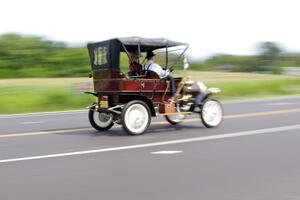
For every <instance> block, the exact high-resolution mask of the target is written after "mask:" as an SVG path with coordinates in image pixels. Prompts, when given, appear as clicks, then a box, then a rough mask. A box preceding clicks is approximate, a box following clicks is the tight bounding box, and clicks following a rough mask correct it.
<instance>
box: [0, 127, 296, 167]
mask: <svg viewBox="0 0 300 200" xmlns="http://www.w3.org/2000/svg"><path fill="white" fill-rule="evenodd" d="M297 129H300V124H296V125H291V126H281V127H275V128H267V129H258V130H251V131H242V132H236V133H225V134H220V135H211V136H203V137H196V138H187V139H179V140H170V141H163V142H153V143H146V144H137V145H129V146H121V147H111V148H104V149H94V150H87V151H76V152H68V153H58V154H49V155H41V156H30V157H21V158H12V159H4V160H0V163H8V162H18V161H26V160H38V159H45V158H57V157H64V156H74V155H84V154H93V153H101V152H110V151H120V150H127V149H138V148H145V147H154V146H162V145H170V144H179V143H187V142H197V141H206V140H216V139H223V138H233V137H240V136H248V135H258V134H265V133H275V132H281V131H288V130H297Z"/></svg>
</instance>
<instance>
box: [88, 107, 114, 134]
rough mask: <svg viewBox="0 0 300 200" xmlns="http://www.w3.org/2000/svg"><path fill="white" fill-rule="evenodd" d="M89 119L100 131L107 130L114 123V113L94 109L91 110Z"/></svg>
mask: <svg viewBox="0 0 300 200" xmlns="http://www.w3.org/2000/svg"><path fill="white" fill-rule="evenodd" d="M89 121H90V123H91V125H92V127H94V128H95V129H96V130H98V131H106V130H108V129H110V128H111V127H112V126H113V125H114V122H113V114H112V113H106V112H103V111H102V112H101V111H100V112H98V111H96V110H94V109H90V110H89Z"/></svg>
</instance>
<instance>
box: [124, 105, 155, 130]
mask: <svg viewBox="0 0 300 200" xmlns="http://www.w3.org/2000/svg"><path fill="white" fill-rule="evenodd" d="M132 111H135V112H133V113H132ZM133 114H135V115H133ZM138 115H140V116H138ZM134 117H136V118H134ZM129 118H130V119H131V120H132V121H130V120H129ZM134 120H135V121H134ZM137 120H139V121H137ZM121 122H122V125H123V129H124V131H125V132H126V133H127V134H129V135H142V134H144V133H145V131H146V130H147V128H148V127H149V125H150V122H151V112H150V109H149V106H148V105H147V104H146V103H145V102H143V101H140V100H134V101H130V102H128V103H127V104H126V105H125V106H124V108H123V110H122V113H121ZM137 123H141V126H140V128H138V129H134V127H133V124H137Z"/></svg>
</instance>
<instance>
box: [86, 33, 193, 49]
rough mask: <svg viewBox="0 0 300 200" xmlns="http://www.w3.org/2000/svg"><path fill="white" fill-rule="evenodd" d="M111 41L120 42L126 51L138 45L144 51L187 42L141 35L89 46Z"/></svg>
mask: <svg viewBox="0 0 300 200" xmlns="http://www.w3.org/2000/svg"><path fill="white" fill-rule="evenodd" d="M112 41H118V42H120V43H121V45H124V47H125V48H126V49H127V51H134V50H137V49H138V46H140V47H139V48H140V50H141V51H142V52H145V51H152V50H155V49H160V48H165V47H174V46H180V45H185V46H187V45H188V44H187V43H182V42H176V41H173V40H169V39H166V38H142V37H136V36H134V37H124V38H114V39H110V40H106V41H102V42H97V43H90V44H89V45H90V46H98V45H99V44H103V43H109V42H112ZM121 51H124V49H123V48H121Z"/></svg>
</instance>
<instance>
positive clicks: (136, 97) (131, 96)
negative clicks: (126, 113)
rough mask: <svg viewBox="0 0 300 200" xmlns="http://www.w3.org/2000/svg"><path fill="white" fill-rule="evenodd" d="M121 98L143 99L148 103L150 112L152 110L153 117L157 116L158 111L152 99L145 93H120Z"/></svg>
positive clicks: (128, 99)
mask: <svg viewBox="0 0 300 200" xmlns="http://www.w3.org/2000/svg"><path fill="white" fill-rule="evenodd" d="M119 98H120V99H125V100H126V101H128V102H129V101H133V100H141V101H143V102H145V103H146V104H147V105H148V107H149V109H150V112H151V116H153V117H154V116H156V112H155V109H154V106H153V103H152V101H151V100H150V99H149V98H148V97H146V96H144V95H136V94H120V95H119Z"/></svg>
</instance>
